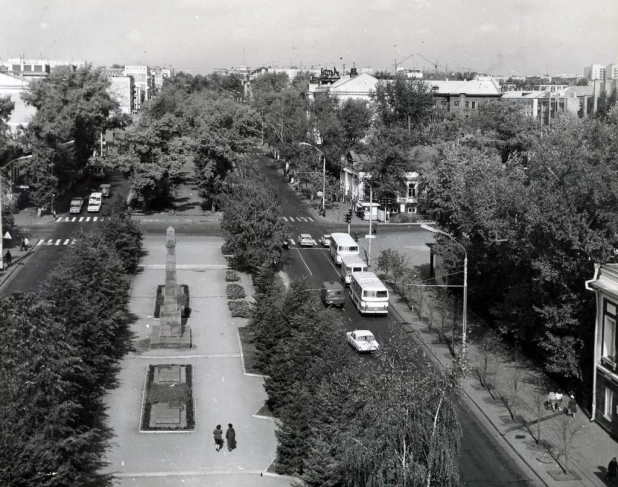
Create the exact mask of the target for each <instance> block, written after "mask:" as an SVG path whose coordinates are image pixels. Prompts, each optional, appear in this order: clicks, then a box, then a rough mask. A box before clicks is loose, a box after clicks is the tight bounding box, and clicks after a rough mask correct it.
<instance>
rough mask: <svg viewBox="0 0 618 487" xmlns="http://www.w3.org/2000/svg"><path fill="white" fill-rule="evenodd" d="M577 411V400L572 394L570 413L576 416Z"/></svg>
mask: <svg viewBox="0 0 618 487" xmlns="http://www.w3.org/2000/svg"><path fill="white" fill-rule="evenodd" d="M576 412H577V401H576V400H575V396H574V395H573V394H571V399H569V410H568V413H567V414H569V415H571V416H573V417H575V413H576Z"/></svg>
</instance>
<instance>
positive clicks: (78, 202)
mask: <svg viewBox="0 0 618 487" xmlns="http://www.w3.org/2000/svg"><path fill="white" fill-rule="evenodd" d="M85 202H86V199H85V198H80V197H76V198H73V199H72V200H71V207H70V209H69V213H81V212H82V210H83V209H84V203H85Z"/></svg>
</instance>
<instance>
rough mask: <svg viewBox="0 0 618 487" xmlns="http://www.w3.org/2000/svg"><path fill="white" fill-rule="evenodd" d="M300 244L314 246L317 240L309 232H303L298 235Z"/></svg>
mask: <svg viewBox="0 0 618 487" xmlns="http://www.w3.org/2000/svg"><path fill="white" fill-rule="evenodd" d="M298 245H300V246H301V247H313V246H314V245H315V240H313V237H312V236H311V235H309V234H308V233H301V234H300V235H299V236H298Z"/></svg>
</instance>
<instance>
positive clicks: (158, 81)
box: [152, 67, 174, 93]
mask: <svg viewBox="0 0 618 487" xmlns="http://www.w3.org/2000/svg"><path fill="white" fill-rule="evenodd" d="M173 77H174V70H173V69H172V68H160V67H154V68H152V79H153V86H154V90H155V93H158V92H159V91H161V88H163V80H164V79H169V78H173Z"/></svg>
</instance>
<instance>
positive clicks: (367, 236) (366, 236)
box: [365, 235, 376, 238]
mask: <svg viewBox="0 0 618 487" xmlns="http://www.w3.org/2000/svg"><path fill="white" fill-rule="evenodd" d="M365 238H376V236H375V235H365Z"/></svg>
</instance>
